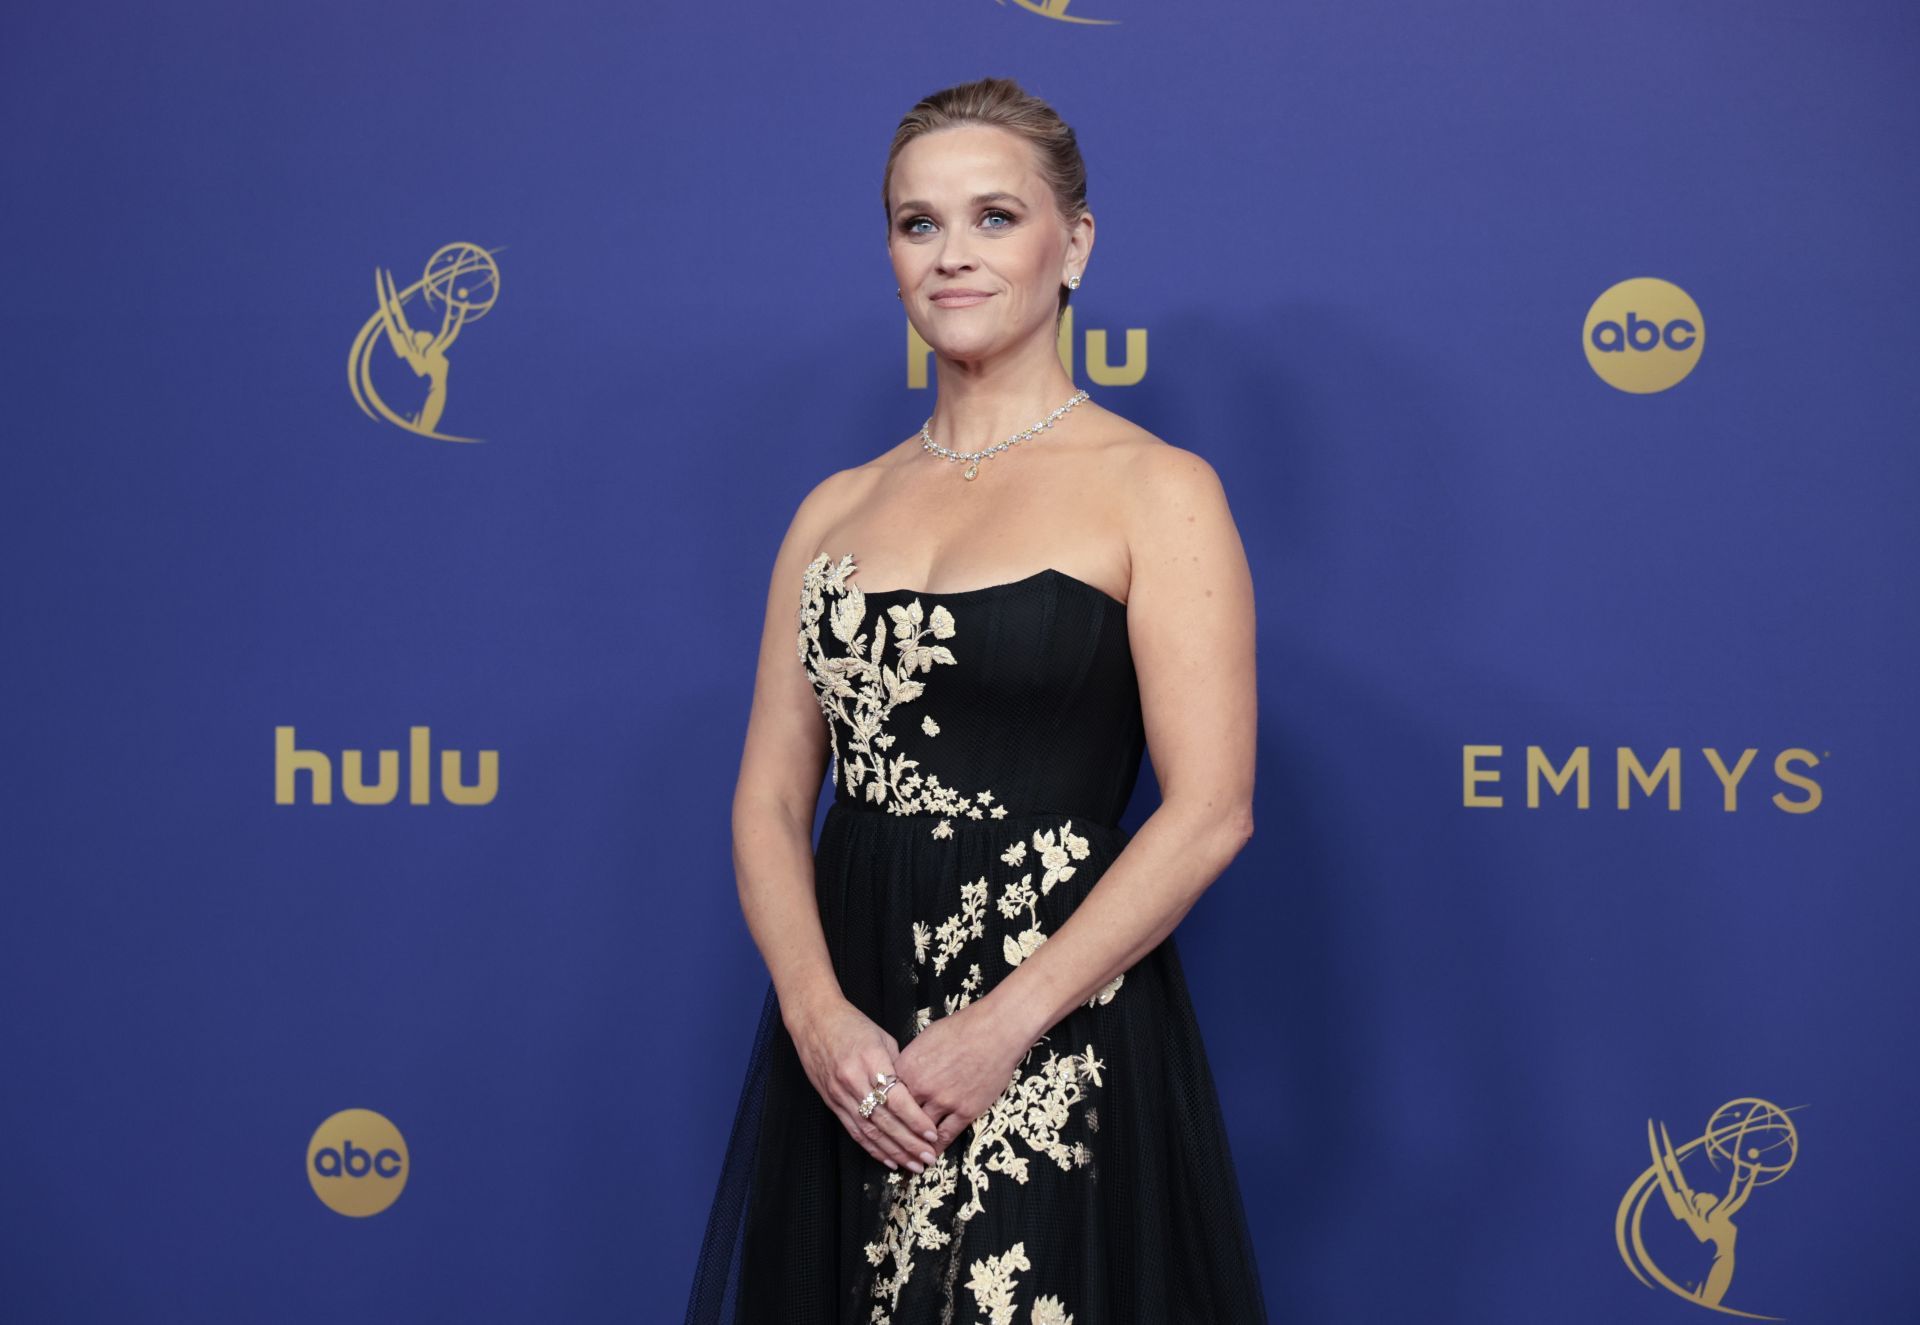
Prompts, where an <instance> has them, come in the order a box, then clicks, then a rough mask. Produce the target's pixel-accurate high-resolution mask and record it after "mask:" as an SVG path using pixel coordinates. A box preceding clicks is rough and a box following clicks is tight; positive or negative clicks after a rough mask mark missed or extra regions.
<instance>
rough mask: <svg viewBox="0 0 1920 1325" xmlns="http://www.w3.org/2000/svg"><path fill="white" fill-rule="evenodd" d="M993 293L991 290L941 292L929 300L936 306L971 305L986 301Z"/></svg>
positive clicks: (931, 296)
mask: <svg viewBox="0 0 1920 1325" xmlns="http://www.w3.org/2000/svg"><path fill="white" fill-rule="evenodd" d="M991 293H992V291H990V290H940V291H938V292H936V293H934V294H932V295H929V296H928V298H930V299H931V300H932V301H933V302H934V303H936V304H947V303H953V304H971V303H976V302H978V301H979V300H982V299H985V298H986V297H987V296H988V295H989V294H991Z"/></svg>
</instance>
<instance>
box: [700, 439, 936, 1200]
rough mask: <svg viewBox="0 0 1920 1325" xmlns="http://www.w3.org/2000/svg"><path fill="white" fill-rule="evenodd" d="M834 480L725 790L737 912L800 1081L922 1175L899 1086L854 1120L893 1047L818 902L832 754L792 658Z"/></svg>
mask: <svg viewBox="0 0 1920 1325" xmlns="http://www.w3.org/2000/svg"><path fill="white" fill-rule="evenodd" d="M846 472H847V471H842V473H843V474H844V473H846ZM841 480H842V475H840V474H836V475H834V476H833V477H831V478H828V479H827V480H826V481H825V482H823V483H821V484H820V485H819V486H818V487H816V488H815V489H814V490H813V491H812V492H810V493H808V494H807V498H806V500H805V501H803V502H801V503H800V509H799V510H798V511H796V512H795V513H794V517H793V522H792V524H790V525H789V526H788V528H787V534H786V537H785V539H783V540H782V541H781V544H780V551H779V553H778V554H777V555H776V556H775V558H774V565H773V579H772V582H771V583H770V584H769V585H768V586H767V607H766V623H765V627H764V629H763V631H762V634H761V640H760V662H759V668H758V672H757V675H756V677H755V680H754V687H753V708H752V711H751V712H750V713H749V715H748V718H747V738H746V748H745V749H744V750H743V751H742V753H741V757H740V778H739V781H738V783H737V784H736V785H735V787H734V792H733V868H734V874H735V877H736V878H737V880H738V883H739V890H740V909H741V911H742V912H743V913H744V914H745V915H746V919H747V928H748V929H749V930H750V931H752V933H753V941H754V943H755V944H756V945H757V946H758V947H759V949H760V955H761V957H762V958H763V959H764V960H765V961H766V964H767V970H768V972H769V973H770V974H771V975H772V976H773V985H774V991H775V994H776V995H777V996H778V998H779V1000H780V1017H781V1020H782V1021H783V1022H784V1023H785V1024H786V1027H787V1032H788V1034H789V1035H790V1036H791V1037H792V1039H793V1044H794V1049H795V1051H796V1052H797V1053H798V1054H799V1057H800V1062H801V1066H802V1067H804V1068H805V1069H806V1073H807V1079H808V1080H810V1081H811V1082H812V1083H813V1086H814V1089H815V1090H816V1091H818V1092H819V1094H820V1098H821V1099H822V1100H824V1101H825V1102H826V1103H827V1105H828V1106H829V1107H830V1108H831V1109H832V1110H833V1112H834V1116H835V1117H837V1118H838V1119H839V1120H840V1125H841V1126H842V1127H844V1128H846V1130H847V1134H848V1135H849V1136H851V1137H852V1138H853V1139H854V1141H855V1142H856V1143H858V1144H859V1145H860V1146H861V1147H862V1148H863V1149H864V1150H866V1152H867V1153H868V1154H870V1155H872V1156H873V1157H874V1158H875V1159H877V1160H879V1161H880V1162H881V1163H883V1164H886V1165H887V1166H888V1167H889V1168H899V1167H900V1166H902V1165H905V1166H906V1167H907V1168H909V1169H911V1170H913V1171H914V1172H916V1173H918V1172H920V1171H921V1165H922V1164H923V1163H928V1164H930V1163H932V1162H933V1158H934V1153H933V1151H932V1150H930V1149H928V1148H927V1147H928V1143H929V1141H930V1140H931V1139H932V1138H933V1137H934V1136H936V1135H937V1133H936V1131H935V1129H934V1125H933V1120H932V1119H930V1118H928V1117H927V1116H926V1114H925V1113H923V1112H922V1111H921V1109H920V1105H919V1103H918V1102H917V1101H916V1100H915V1099H914V1096H913V1091H912V1089H911V1088H910V1087H908V1086H907V1085H905V1084H904V1083H901V1084H896V1085H895V1086H894V1087H893V1088H892V1090H891V1091H890V1092H889V1093H888V1095H887V1101H886V1107H885V1108H884V1109H875V1110H874V1111H873V1114H872V1116H871V1117H862V1116H861V1115H860V1113H859V1112H858V1110H859V1107H860V1100H861V1098H862V1096H864V1095H865V1094H866V1093H867V1091H868V1089H869V1087H871V1086H872V1085H874V1084H875V1082H874V1076H875V1074H876V1073H877V1072H883V1071H891V1070H892V1068H893V1065H894V1060H895V1058H896V1057H897V1056H898V1054H899V1052H900V1045H899V1043H898V1042H897V1041H896V1040H895V1039H894V1038H893V1036H892V1035H890V1034H888V1033H887V1031H886V1030H885V1029H884V1028H883V1027H881V1026H878V1025H876V1024H875V1023H874V1022H873V1021H872V1020H871V1019H870V1018H869V1017H868V1016H867V1015H866V1014H865V1013H863V1012H861V1011H860V1009H859V1008H857V1007H855V1006H854V1005H853V1004H852V1003H851V1002H850V1001H848V999H847V997H846V994H845V993H844V992H843V991H842V990H841V988H840V980H839V977H838V976H836V975H835V974H834V970H833V960H832V957H831V955H830V954H829V953H828V951H827V940H826V935H825V932H824V931H823V930H822V929H821V925H820V909H819V905H818V903H817V902H816V900H815V896H814V878H813V812H814V807H815V804H816V803H817V802H818V800H819V797H820V779H821V777H822V775H823V774H824V773H825V772H826V764H827V756H828V753H829V751H830V749H831V745H830V742H829V738H828V726H827V719H826V715H825V714H823V713H822V712H821V711H820V702H819V700H818V698H817V697H816V696H815V694H814V690H813V683H812V682H811V681H809V680H808V679H807V672H806V667H805V665H804V664H803V663H802V662H801V660H800V656H799V630H800V625H799V609H800V591H801V581H802V576H803V574H804V572H805V570H806V567H807V563H808V562H810V561H812V560H813V551H814V548H813V545H814V541H815V535H816V533H817V532H818V531H819V530H820V529H822V528H823V527H824V521H823V520H822V518H821V517H822V512H823V509H825V508H830V507H831V504H832V503H833V502H834V501H835V500H837V497H836V494H837V493H838V492H839V491H840V487H841Z"/></svg>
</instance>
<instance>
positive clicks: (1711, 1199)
mask: <svg viewBox="0 0 1920 1325" xmlns="http://www.w3.org/2000/svg"><path fill="white" fill-rule="evenodd" d="M1805 1107H1806V1106H1805V1105H1795V1106H1794V1108H1805ZM1789 1112H1791V1110H1788V1109H1783V1108H1781V1107H1780V1106H1779V1105H1777V1104H1770V1103H1768V1102H1767V1101H1766V1100H1762V1099H1753V1098H1746V1099H1737V1100H1728V1101H1727V1102H1726V1103H1725V1104H1722V1105H1721V1106H1720V1107H1719V1108H1717V1109H1715V1110H1714V1111H1713V1116H1712V1117H1711V1118H1709V1119H1707V1128H1706V1131H1704V1132H1702V1133H1701V1134H1700V1135H1699V1136H1696V1137H1694V1138H1693V1139H1692V1140H1691V1141H1688V1142H1687V1143H1686V1144H1685V1145H1682V1146H1680V1147H1678V1148H1676V1147H1675V1146H1674V1144H1673V1139H1672V1138H1671V1137H1669V1136H1668V1135H1667V1125H1666V1124H1665V1123H1655V1122H1654V1121H1653V1120H1652V1119H1648V1120H1647V1148H1648V1150H1649V1151H1650V1152H1651V1155H1652V1159H1653V1162H1652V1163H1651V1164H1649V1165H1648V1166H1647V1168H1646V1171H1645V1172H1643V1173H1642V1174H1641V1175H1640V1176H1639V1177H1638V1178H1636V1179H1634V1182H1633V1185H1632V1186H1631V1187H1629V1188H1627V1194H1626V1195H1625V1196H1623V1197H1621V1198H1620V1207H1619V1209H1618V1210H1616V1211H1615V1212H1614V1216H1613V1240H1614V1245H1615V1246H1616V1247H1618V1248H1619V1251H1620V1259H1621V1260H1622V1261H1625V1262H1626V1266H1627V1268H1628V1269H1629V1270H1631V1271H1633V1277H1634V1278H1636V1279H1638V1280H1639V1281H1640V1282H1641V1283H1643V1284H1645V1285H1646V1286H1647V1287H1648V1288H1652V1287H1654V1286H1655V1285H1658V1286H1659V1287H1661V1288H1664V1289H1666V1290H1667V1291H1668V1292H1670V1293H1672V1294H1674V1295H1675V1296H1676V1297H1681V1298H1685V1299H1686V1300H1687V1301H1689V1302H1693V1303H1695V1304H1697V1305H1699V1306H1703V1307H1706V1308H1708V1309H1710V1310H1713V1311H1718V1312H1721V1313H1723V1314H1725V1315H1729V1316H1743V1317H1745V1318H1746V1319H1748V1320H1785V1319H1786V1317H1784V1316H1767V1315H1762V1314H1761V1313H1760V1312H1757V1311H1742V1310H1740V1309H1739V1308H1737V1307H1730V1306H1728V1305H1727V1304H1726V1302H1725V1300H1724V1299H1725V1298H1726V1295H1727V1290H1728V1288H1730V1287H1731V1286H1732V1285H1733V1271H1734V1242H1735V1241H1736V1239H1737V1238H1738V1236H1739V1233H1740V1230H1739V1228H1738V1227H1737V1226H1736V1225H1735V1224H1734V1216H1736V1215H1738V1214H1739V1213H1740V1212H1741V1210H1742V1209H1744V1208H1745V1207H1746V1204H1747V1200H1748V1198H1749V1197H1751V1196H1752V1195H1753V1193H1754V1191H1755V1190H1756V1189H1758V1188H1761V1187H1765V1186H1767V1185H1769V1184H1771V1183H1775V1182H1778V1181H1779V1180H1780V1179H1781V1178H1783V1177H1785V1176H1786V1174H1787V1170H1788V1169H1791V1168H1792V1167H1793V1162H1794V1160H1796V1159H1797V1158H1799V1155H1800V1134H1799V1133H1798V1132H1797V1131H1796V1130H1795V1129H1794V1126H1793V1120H1792V1119H1791V1118H1789V1117H1787V1114H1788V1113H1789ZM1689 1156H1693V1157H1694V1158H1695V1165H1696V1172H1695V1176H1694V1178H1693V1179H1692V1180H1689V1179H1688V1177H1687V1174H1686V1165H1685V1163H1684V1161H1685V1160H1686V1159H1687V1158H1688V1157H1689ZM1701 1159H1704V1160H1705V1161H1706V1162H1707V1164H1708V1165H1709V1166H1710V1167H1711V1172H1700V1171H1699V1169H1698V1162H1699V1160H1701ZM1723 1164H1724V1165H1725V1166H1726V1168H1725V1173H1724V1175H1723V1174H1722V1172H1721V1166H1722V1165H1723ZM1723 1181H1724V1182H1725V1184H1726V1187H1725V1190H1724V1191H1722V1190H1718V1189H1719V1188H1720V1185H1721V1183H1722V1182H1723ZM1656 1192H1658V1193H1659V1194H1660V1197H1661V1198H1662V1203H1663V1205H1664V1206H1665V1208H1666V1211H1667V1213H1668V1214H1670V1215H1671V1216H1672V1217H1673V1219H1674V1221H1675V1222H1676V1223H1678V1224H1679V1225H1681V1226H1682V1227H1684V1228H1685V1229H1686V1230H1687V1231H1688V1232H1689V1233H1691V1234H1693V1236H1694V1237H1695V1238H1696V1239H1697V1240H1698V1241H1699V1242H1701V1243H1702V1244H1704V1245H1709V1246H1711V1247H1712V1248H1713V1258H1712V1260H1711V1262H1709V1263H1708V1264H1707V1265H1706V1267H1705V1269H1706V1273H1705V1274H1703V1275H1699V1276H1698V1277H1697V1278H1692V1279H1691V1280H1688V1281H1687V1282H1681V1281H1680V1280H1676V1279H1675V1278H1674V1276H1673V1275H1671V1274H1669V1273H1668V1272H1667V1271H1666V1269H1664V1268H1663V1267H1662V1266H1660V1265H1659V1264H1658V1263H1656V1261H1655V1260H1654V1257H1653V1254H1652V1253H1651V1252H1650V1251H1649V1250H1648V1249H1647V1244H1646V1239H1645V1236H1644V1232H1643V1230H1642V1227H1641V1220H1642V1219H1643V1218H1644V1216H1645V1215H1646V1213H1647V1209H1648V1207H1649V1206H1650V1205H1652V1202H1653V1197H1654V1193H1656ZM1656 1208H1657V1207H1656ZM1675 1274H1678V1275H1679V1276H1680V1277H1681V1279H1682V1280H1686V1279H1687V1276H1688V1274H1689V1271H1686V1270H1679V1269H1676V1270H1675Z"/></svg>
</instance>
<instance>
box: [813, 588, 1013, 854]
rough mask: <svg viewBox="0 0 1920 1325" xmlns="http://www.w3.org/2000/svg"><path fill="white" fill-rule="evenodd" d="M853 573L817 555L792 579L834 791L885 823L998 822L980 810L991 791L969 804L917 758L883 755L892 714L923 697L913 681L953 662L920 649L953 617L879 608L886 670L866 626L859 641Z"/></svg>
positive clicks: (934, 727)
mask: <svg viewBox="0 0 1920 1325" xmlns="http://www.w3.org/2000/svg"><path fill="white" fill-rule="evenodd" d="M853 573H854V561H853V555H852V554H851V553H848V554H847V555H845V556H843V557H841V558H840V560H839V561H838V562H837V563H836V562H834V561H832V559H831V558H829V557H828V556H827V555H826V554H825V553H822V554H821V555H819V556H817V557H815V558H814V559H813V560H812V561H811V562H809V563H808V564H807V568H806V572H805V574H804V575H803V576H802V578H801V592H800V607H799V610H798V611H797V613H796V614H795V620H796V623H797V626H798V630H797V632H796V636H795V652H796V654H797V655H798V657H799V659H800V662H801V664H802V665H803V666H804V667H805V668H806V670H807V679H808V680H809V681H810V682H812V684H813V689H814V696H815V698H816V699H818V701H819V703H820V711H821V712H822V713H824V714H826V716H827V726H828V729H829V734H830V735H831V737H832V741H833V773H834V777H835V779H836V781H839V782H842V783H844V785H845V786H846V789H847V794H848V795H850V796H863V797H864V799H866V800H867V801H869V802H871V803H872V804H875V805H881V806H884V807H885V808H886V809H887V810H888V811H890V812H891V813H894V814H938V815H943V816H961V815H964V816H965V817H966V818H969V819H985V818H993V819H1004V818H1005V817H1006V816H1007V809H1006V807H1005V806H1003V805H998V804H995V805H993V808H992V809H991V810H983V809H982V808H981V806H983V805H986V804H988V803H989V802H991V801H992V800H993V793H992V792H991V791H982V792H978V793H976V794H974V795H971V796H970V795H968V794H967V793H965V792H962V791H959V790H957V789H956V788H953V787H949V786H947V785H945V784H944V783H942V782H941V781H940V779H939V777H938V775H936V774H934V773H932V772H923V771H921V770H920V761H919V760H917V759H909V758H907V757H906V756H905V755H894V756H891V757H889V756H888V754H887V751H888V750H889V749H891V748H892V746H893V745H894V744H895V742H896V740H897V739H898V738H897V737H896V736H895V735H894V734H893V733H892V732H890V731H888V730H887V721H888V719H889V718H890V717H891V716H892V715H893V711H894V709H895V708H897V707H899V706H900V705H901V704H907V703H911V702H912V701H913V700H916V699H918V698H919V697H920V696H921V695H922V694H924V693H925V691H926V683H925V682H923V681H921V680H918V679H917V678H918V677H919V676H921V675H924V674H927V673H930V672H931V671H932V670H933V668H934V667H935V665H936V664H938V665H949V664H951V663H953V662H954V661H956V660H955V658H954V656H953V653H952V651H951V650H949V649H948V648H947V647H946V646H945V645H944V644H939V643H933V642H929V638H928V637H929V636H931V638H932V640H934V641H938V640H947V639H952V638H953V637H954V634H955V625H954V618H953V613H951V612H949V611H948V610H947V609H946V607H945V606H943V605H941V604H938V603H936V604H934V607H933V610H932V611H931V612H928V611H926V610H925V609H923V608H922V607H921V605H920V600H919V599H918V598H915V599H913V600H912V601H911V602H909V603H906V604H899V603H896V604H894V605H892V606H890V607H888V608H887V610H886V620H887V622H890V623H891V625H892V635H891V638H892V639H893V641H894V654H895V661H893V662H892V663H891V665H889V663H888V661H887V641H888V638H889V635H888V631H887V629H886V626H885V625H884V624H883V623H882V622H881V621H880V620H879V619H878V618H875V620H874V623H873V626H874V629H873V633H872V635H871V636H869V635H868V634H867V633H866V627H867V598H866V594H865V593H864V592H863V591H862V590H861V588H860V586H859V585H857V584H855V583H854V582H853V580H852V576H853ZM829 599H831V602H829ZM822 618H824V619H825V621H826V625H827V629H828V631H829V632H830V633H831V634H832V636H833V638H834V639H836V640H838V641H839V642H840V643H841V644H842V645H843V646H845V649H846V652H845V653H843V654H840V655H837V656H835V655H830V654H828V653H827V651H826V649H825V648H824V647H823V645H822V643H821V638H820V625H821V621H822ZM920 729H921V731H923V732H925V733H926V734H927V735H928V736H934V735H937V734H938V733H939V731H940V727H939V724H938V723H936V722H934V721H933V718H932V717H931V716H927V717H924V718H923V719H922V721H921V725H920ZM843 736H844V740H845V747H846V749H845V752H844V753H843V752H842V749H841V745H842V738H843ZM863 787H864V788H865V790H864V792H863V791H862V788H863ZM933 836H934V837H936V838H948V837H951V836H953V824H952V821H951V819H949V818H942V819H941V820H940V821H939V822H938V823H937V824H935V825H934V828H933Z"/></svg>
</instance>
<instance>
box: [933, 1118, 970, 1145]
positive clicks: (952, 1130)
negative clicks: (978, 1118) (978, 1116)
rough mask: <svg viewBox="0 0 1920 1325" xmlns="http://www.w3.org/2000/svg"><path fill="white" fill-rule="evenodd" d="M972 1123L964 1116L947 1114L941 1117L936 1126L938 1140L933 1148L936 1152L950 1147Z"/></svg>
mask: <svg viewBox="0 0 1920 1325" xmlns="http://www.w3.org/2000/svg"><path fill="white" fill-rule="evenodd" d="M972 1123H973V1119H971V1118H969V1117H967V1116H965V1115H964V1114H959V1113H948V1114H945V1115H943V1116H942V1117H941V1119H940V1121H939V1123H938V1124H936V1130H937V1131H938V1133H939V1136H940V1139H939V1141H938V1142H936V1143H935V1144H934V1147H933V1148H934V1149H935V1150H936V1151H939V1150H945V1149H946V1148H947V1147H948V1146H950V1145H952V1144H953V1143H954V1141H955V1140H956V1139H958V1137H959V1135H960V1134H961V1133H962V1132H964V1131H966V1130H967V1128H968V1127H969V1126H971V1125H972Z"/></svg>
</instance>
